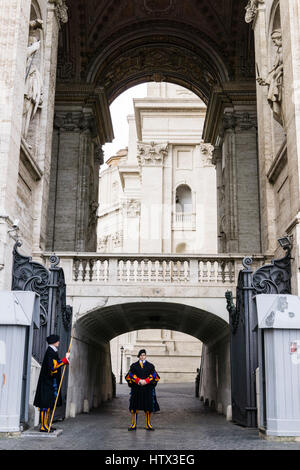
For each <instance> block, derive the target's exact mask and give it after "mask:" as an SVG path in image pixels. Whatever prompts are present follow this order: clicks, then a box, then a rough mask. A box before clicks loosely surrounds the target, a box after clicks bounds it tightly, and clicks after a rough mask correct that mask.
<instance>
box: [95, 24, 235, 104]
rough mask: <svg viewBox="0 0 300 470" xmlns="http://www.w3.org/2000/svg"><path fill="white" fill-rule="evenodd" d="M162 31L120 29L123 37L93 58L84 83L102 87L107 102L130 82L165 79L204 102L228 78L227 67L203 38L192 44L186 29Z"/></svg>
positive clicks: (131, 83)
mask: <svg viewBox="0 0 300 470" xmlns="http://www.w3.org/2000/svg"><path fill="white" fill-rule="evenodd" d="M158 29H159V28H158ZM162 31H164V32H161V33H159V32H158V33H156V34H149V31H144V32H143V31H141V32H140V35H139V36H140V37H139V38H138V39H134V38H133V37H130V35H129V37H128V35H127V34H124V35H122V33H121V32H120V37H122V39H119V40H118V41H115V42H113V43H110V44H109V47H108V48H103V50H102V52H101V53H100V54H99V55H97V56H96V57H94V59H93V61H92V62H91V65H90V67H89V70H88V73H87V77H86V80H87V82H88V83H90V84H92V83H93V84H95V85H97V86H102V87H103V88H104V89H105V90H106V94H107V97H108V100H109V102H112V101H113V100H114V99H115V98H116V97H117V96H118V95H119V94H121V93H122V92H124V91H125V90H126V89H128V88H130V87H131V86H133V85H136V84H139V83H143V82H146V81H156V82H161V81H167V82H171V83H176V84H178V85H181V86H184V87H186V88H188V89H189V90H191V91H193V92H194V93H195V94H197V95H198V96H200V98H201V99H202V100H203V101H204V102H205V103H207V102H208V98H209V94H210V90H211V88H212V87H213V86H216V85H220V83H222V82H223V81H226V80H227V79H228V77H229V73H228V70H227V68H226V66H225V65H224V63H223V62H222V60H221V59H220V57H219V56H218V55H217V53H216V51H215V50H214V48H213V47H212V45H210V44H207V43H205V41H204V40H200V41H199V40H198V43H197V46H195V45H194V44H193V39H192V37H191V38H189V37H187V36H189V35H188V33H187V32H186V33H187V34H185V37H184V38H183V37H180V35H179V34H178V32H177V33H176V34H175V33H174V32H173V33H169V34H167V35H166V30H165V29H164V30H163V29H162ZM123 43H124V44H123ZM199 45H200V46H199Z"/></svg>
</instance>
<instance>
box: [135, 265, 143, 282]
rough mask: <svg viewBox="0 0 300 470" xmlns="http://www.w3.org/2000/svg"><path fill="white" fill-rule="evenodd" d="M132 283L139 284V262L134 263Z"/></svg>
mask: <svg viewBox="0 0 300 470" xmlns="http://www.w3.org/2000/svg"><path fill="white" fill-rule="evenodd" d="M134 273H135V274H134V282H141V261H140V260H135V261H134Z"/></svg>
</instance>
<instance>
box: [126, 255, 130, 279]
mask: <svg viewBox="0 0 300 470" xmlns="http://www.w3.org/2000/svg"><path fill="white" fill-rule="evenodd" d="M130 273H131V261H130V260H129V259H128V260H127V261H126V282H130Z"/></svg>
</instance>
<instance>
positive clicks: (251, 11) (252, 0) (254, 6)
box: [245, 0, 265, 23]
mask: <svg viewBox="0 0 300 470" xmlns="http://www.w3.org/2000/svg"><path fill="white" fill-rule="evenodd" d="M260 3H265V0H249V2H248V4H247V6H246V15H245V21H246V23H252V21H254V20H255V18H256V15H257V12H258V6H259V4H260Z"/></svg>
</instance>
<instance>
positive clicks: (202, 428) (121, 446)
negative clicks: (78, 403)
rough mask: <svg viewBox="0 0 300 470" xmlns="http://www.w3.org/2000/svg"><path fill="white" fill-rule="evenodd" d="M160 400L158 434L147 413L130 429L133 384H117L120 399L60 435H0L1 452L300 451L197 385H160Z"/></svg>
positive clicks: (155, 419)
mask: <svg viewBox="0 0 300 470" xmlns="http://www.w3.org/2000/svg"><path fill="white" fill-rule="evenodd" d="M157 398H158V401H159V404H160V407H161V411H160V412H159V413H156V414H155V415H153V416H152V424H153V426H154V427H155V431H154V432H148V431H146V430H145V429H144V426H145V416H144V413H143V412H141V413H140V414H139V417H138V429H137V431H135V432H128V430H127V428H128V426H129V425H130V422H131V417H130V413H129V410H128V405H129V388H128V386H127V385H126V384H123V385H117V398H115V399H113V400H111V401H109V402H106V403H104V404H103V405H102V406H100V407H99V408H97V409H94V410H92V411H91V412H90V413H88V414H81V415H78V416H76V418H68V419H65V420H64V421H63V422H60V423H59V427H60V429H62V430H63V432H62V434H60V436H59V439H53V438H52V439H51V438H50V439H41V438H40V437H39V436H38V437H37V436H35V435H32V436H28V437H26V439H24V438H23V437H19V438H17V437H15V438H0V449H1V450H4V449H6V450H31V449H34V450H60V449H61V450H62V449H64V450H145V449H148V450H300V443H299V442H270V441H266V440H264V439H261V438H260V437H259V435H258V430H257V429H248V428H243V427H240V426H237V425H235V424H233V423H231V422H228V421H226V418H225V417H224V416H222V415H220V414H218V413H216V412H215V411H212V410H211V409H209V408H208V407H206V406H204V405H203V403H202V402H200V401H199V399H197V398H195V397H194V384H183V385H180V384H176V385H172V384H159V385H158V386H157Z"/></svg>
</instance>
